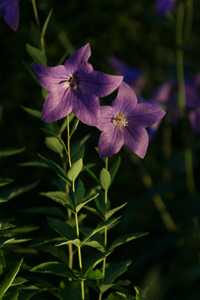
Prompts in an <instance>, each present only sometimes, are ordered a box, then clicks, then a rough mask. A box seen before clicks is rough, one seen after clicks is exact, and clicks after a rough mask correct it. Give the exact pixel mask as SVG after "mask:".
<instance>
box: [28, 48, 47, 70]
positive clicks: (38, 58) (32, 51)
mask: <svg viewBox="0 0 200 300" xmlns="http://www.w3.org/2000/svg"><path fill="white" fill-rule="evenodd" d="M26 51H27V52H28V54H29V55H30V56H31V57H32V59H33V61H34V62H35V63H36V64H40V65H46V64H47V59H46V56H45V54H44V53H43V52H42V50H40V49H38V48H35V47H33V46H31V45H29V44H28V43H27V44H26Z"/></svg>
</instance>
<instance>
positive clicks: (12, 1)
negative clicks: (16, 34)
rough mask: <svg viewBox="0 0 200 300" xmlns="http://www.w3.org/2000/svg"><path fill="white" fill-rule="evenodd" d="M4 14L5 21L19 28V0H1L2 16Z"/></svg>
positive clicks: (0, 13) (0, 12)
mask: <svg viewBox="0 0 200 300" xmlns="http://www.w3.org/2000/svg"><path fill="white" fill-rule="evenodd" d="M1 15H4V20H5V22H6V23H7V24H8V25H9V26H10V27H11V28H12V29H13V30H17V27H18V24H19V0H0V16H1Z"/></svg>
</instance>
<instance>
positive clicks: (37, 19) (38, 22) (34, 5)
mask: <svg viewBox="0 0 200 300" xmlns="http://www.w3.org/2000/svg"><path fill="white" fill-rule="evenodd" d="M31 2H32V5H33V11H34V15H35V20H36V23H37V27H38V28H40V21H39V18H38V12H37V6H36V3H35V0H31Z"/></svg>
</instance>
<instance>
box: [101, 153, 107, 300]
mask: <svg viewBox="0 0 200 300" xmlns="http://www.w3.org/2000/svg"><path fill="white" fill-rule="evenodd" d="M105 167H106V170H108V157H106V163H105ZM104 195H105V196H104V197H105V214H106V213H107V204H108V190H107V189H106V190H105V194H104ZM106 248H107V227H105V229H104V251H105V252H106ZM105 270H106V257H105V258H104V260H103V267H102V274H103V276H104V277H105ZM103 282H104V279H102V284H103ZM101 299H102V293H100V294H99V300H101Z"/></svg>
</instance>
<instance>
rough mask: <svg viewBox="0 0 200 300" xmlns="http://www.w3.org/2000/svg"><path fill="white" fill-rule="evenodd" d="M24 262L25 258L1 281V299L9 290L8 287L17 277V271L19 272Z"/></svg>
mask: <svg viewBox="0 0 200 300" xmlns="http://www.w3.org/2000/svg"><path fill="white" fill-rule="evenodd" d="M22 262H23V259H21V260H20V261H19V262H18V263H17V264H16V265H15V266H14V267H13V268H12V269H11V270H10V271H9V272H8V273H7V274H6V276H5V277H4V279H3V280H2V282H1V285H0V299H2V298H3V296H4V294H5V292H6V291H7V290H8V288H9V287H10V286H11V284H12V282H13V280H14V278H15V277H16V275H17V273H18V272H19V269H20V267H21V264H22Z"/></svg>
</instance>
